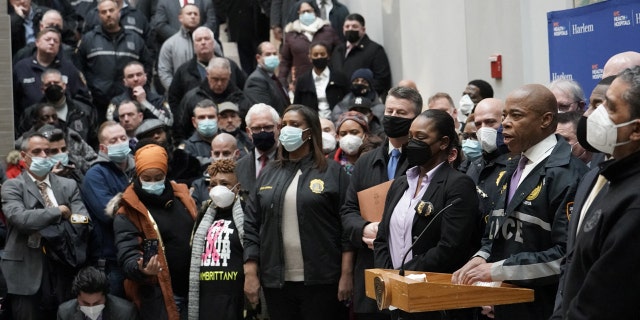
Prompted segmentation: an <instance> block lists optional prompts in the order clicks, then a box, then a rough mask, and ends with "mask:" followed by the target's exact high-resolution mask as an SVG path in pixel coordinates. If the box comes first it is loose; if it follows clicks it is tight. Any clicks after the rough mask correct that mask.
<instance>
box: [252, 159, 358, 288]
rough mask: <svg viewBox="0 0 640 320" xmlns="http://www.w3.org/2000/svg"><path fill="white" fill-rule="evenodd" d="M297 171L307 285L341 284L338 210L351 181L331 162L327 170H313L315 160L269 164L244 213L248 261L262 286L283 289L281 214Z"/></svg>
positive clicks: (340, 243) (340, 240)
mask: <svg viewBox="0 0 640 320" xmlns="http://www.w3.org/2000/svg"><path fill="white" fill-rule="evenodd" d="M298 170H300V171H302V175H301V176H300V177H299V181H298V186H297V195H296V197H297V198H296V202H297V203H296V209H297V214H298V224H299V228H300V243H301V247H302V249H301V250H302V256H303V259H304V282H305V285H318V284H335V283H338V280H339V279H340V273H341V262H342V251H343V241H342V225H341V223H340V213H339V212H340V206H341V205H342V203H344V199H345V193H346V190H347V185H348V183H349V181H348V176H347V174H346V172H345V171H344V170H343V169H342V167H341V166H340V165H339V164H338V163H336V162H334V161H331V160H328V161H327V169H326V170H325V171H320V170H319V169H318V168H315V167H314V164H313V161H312V159H311V156H307V157H305V158H304V159H302V160H300V161H297V162H294V161H283V162H282V163H269V165H268V166H267V167H266V168H265V169H263V171H262V172H261V174H260V177H259V178H258V181H257V183H256V186H257V187H256V189H254V191H252V193H251V196H250V199H249V202H248V203H247V208H246V212H245V225H244V231H245V237H244V259H245V261H248V260H254V261H256V262H257V263H258V265H259V269H260V279H261V283H262V285H263V286H264V287H267V288H282V286H283V285H284V282H285V280H284V252H283V246H284V244H283V242H282V210H283V207H284V201H285V199H284V196H285V193H286V191H287V188H289V185H290V183H291V181H292V180H293V178H294V176H295V174H296V173H297V172H298Z"/></svg>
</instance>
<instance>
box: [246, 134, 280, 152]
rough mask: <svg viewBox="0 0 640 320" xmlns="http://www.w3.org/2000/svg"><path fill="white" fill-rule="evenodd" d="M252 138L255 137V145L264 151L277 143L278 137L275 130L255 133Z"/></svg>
mask: <svg viewBox="0 0 640 320" xmlns="http://www.w3.org/2000/svg"><path fill="white" fill-rule="evenodd" d="M251 138H253V145H254V146H255V147H256V149H258V150H260V151H262V152H266V151H269V150H270V149H271V147H273V145H274V144H276V139H275V136H274V134H273V132H264V131H263V132H260V133H254V134H252V135H251Z"/></svg>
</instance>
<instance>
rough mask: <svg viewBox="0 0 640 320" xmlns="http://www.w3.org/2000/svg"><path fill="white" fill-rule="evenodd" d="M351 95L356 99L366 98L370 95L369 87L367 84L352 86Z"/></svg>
mask: <svg viewBox="0 0 640 320" xmlns="http://www.w3.org/2000/svg"><path fill="white" fill-rule="evenodd" d="M351 93H353V95H354V96H356V97H364V96H366V95H367V94H368V93H369V86H368V85H366V84H361V83H358V84H352V85H351Z"/></svg>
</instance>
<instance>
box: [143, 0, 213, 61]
mask: <svg viewBox="0 0 640 320" xmlns="http://www.w3.org/2000/svg"><path fill="white" fill-rule="evenodd" d="M189 3H192V4H194V5H195V6H197V7H198V9H200V25H203V26H206V27H208V28H209V29H211V30H216V28H217V27H218V25H217V24H216V13H215V11H214V9H213V3H212V2H211V1H206V0H194V1H193V2H191V1H190V2H189ZM183 6H184V5H183V2H182V1H175V0H160V1H158V5H157V7H156V12H155V14H154V16H153V18H152V19H151V28H152V29H155V30H156V41H157V43H158V44H160V45H162V43H163V42H164V41H165V40H167V39H169V37H171V36H172V35H174V34H175V33H176V32H178V31H179V30H180V21H178V15H180V11H181V9H182V7H183ZM160 45H159V46H158V47H160ZM176 67H177V66H176Z"/></svg>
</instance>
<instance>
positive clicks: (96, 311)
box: [80, 304, 104, 320]
mask: <svg viewBox="0 0 640 320" xmlns="http://www.w3.org/2000/svg"><path fill="white" fill-rule="evenodd" d="M103 309H104V304H97V305H95V306H91V307H89V306H80V311H82V313H84V314H85V315H86V316H87V317H89V319H91V320H98V317H99V316H100V314H102V310H103Z"/></svg>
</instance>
